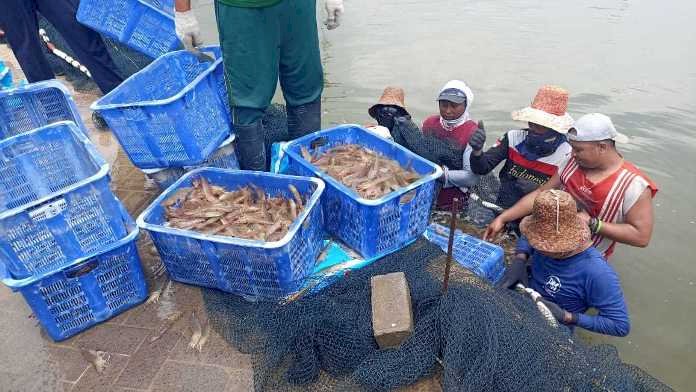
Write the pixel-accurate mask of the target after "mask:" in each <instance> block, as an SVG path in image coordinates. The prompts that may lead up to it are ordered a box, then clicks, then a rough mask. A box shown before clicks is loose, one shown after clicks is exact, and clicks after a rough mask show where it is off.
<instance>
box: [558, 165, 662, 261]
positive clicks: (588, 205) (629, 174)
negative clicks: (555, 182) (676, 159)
mask: <svg viewBox="0 0 696 392" xmlns="http://www.w3.org/2000/svg"><path fill="white" fill-rule="evenodd" d="M558 173H559V175H560V178H561V183H563V187H564V190H565V191H566V192H568V193H570V194H571V195H573V197H574V198H575V200H576V201H577V202H578V205H579V206H583V207H584V208H585V209H586V210H587V212H588V213H589V214H590V216H593V217H597V218H599V219H600V220H602V221H603V222H612V223H623V222H624V218H625V216H626V214H628V211H629V210H630V209H631V207H633V205H634V204H635V203H636V201H638V197H640V195H641V194H642V193H643V191H644V190H645V188H646V187H647V188H650V192H651V193H652V196H653V197H655V194H656V193H657V185H655V183H654V182H652V180H650V178H648V176H646V175H645V174H643V173H642V172H641V171H640V170H639V169H638V168H637V167H635V166H634V165H633V164H631V163H629V162H626V161H624V163H623V165H622V166H621V167H620V168H619V169H618V170H617V171H616V172H614V173H613V174H612V175H610V176H609V177H607V178H605V179H604V180H602V181H600V182H598V183H596V184H595V183H592V182H591V181H590V180H588V179H587V178H586V177H585V173H584V172H583V170H582V168H580V166H579V165H578V163H577V162H576V161H575V159H574V158H572V157H571V158H570V159H569V160H568V161H567V162H566V163H565V164H563V165H561V166H560V167H559V168H558ZM592 241H593V242H592V245H593V246H594V247H595V248H597V250H599V251H600V252H602V254H603V255H604V257H605V258H607V259H609V256H611V254H612V253H613V252H614V246H615V245H616V241H613V240H611V239H609V238H606V237H603V236H601V235H594V236H593V237H592Z"/></svg>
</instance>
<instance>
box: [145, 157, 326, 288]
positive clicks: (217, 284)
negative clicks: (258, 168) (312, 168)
mask: <svg viewBox="0 0 696 392" xmlns="http://www.w3.org/2000/svg"><path fill="white" fill-rule="evenodd" d="M323 191H324V183H323V182H322V181H321V180H319V179H316V178H305V177H296V176H288V175H281V174H271V173H261V172H248V171H238V170H226V169H219V168H201V169H195V170H193V171H190V172H188V173H186V174H185V175H184V176H183V177H181V178H180V179H179V180H178V181H177V182H176V183H174V184H173V185H172V186H171V187H169V188H168V189H167V190H166V191H164V192H163V193H162V194H161V195H160V196H159V197H158V198H157V199H156V200H155V201H154V202H153V203H152V204H151V205H150V206H149V207H148V208H147V209H146V210H145V211H144V212H143V213H142V214H141V215H140V216H139V217H138V221H137V222H138V226H139V227H141V228H143V229H145V230H147V231H148V232H149V234H150V236H151V237H152V240H153V242H154V244H155V247H156V248H157V251H158V253H159V255H160V258H161V259H162V261H163V263H164V265H165V267H166V268H167V272H168V274H169V276H170V277H171V278H172V279H173V280H176V281H179V282H183V283H188V284H193V285H197V286H204V287H211V288H217V289H220V290H223V291H227V292H231V293H235V294H239V295H242V296H245V297H246V298H248V299H253V300H262V299H277V298H279V297H282V296H283V295H285V294H287V293H289V292H292V291H295V290H297V289H298V288H299V287H300V286H301V285H302V283H303V279H304V278H305V277H306V276H307V275H308V274H310V273H311V272H312V268H313V267H314V264H315V262H316V259H317V256H318V254H319V252H320V248H321V245H322V241H323V237H324V235H323V228H322V210H321V205H320V204H319V201H320V197H321V194H322V193H323Z"/></svg>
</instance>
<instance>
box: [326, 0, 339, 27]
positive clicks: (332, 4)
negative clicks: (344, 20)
mask: <svg viewBox="0 0 696 392" xmlns="http://www.w3.org/2000/svg"><path fill="white" fill-rule="evenodd" d="M325 7H326V21H325V22H324V24H325V25H326V28H328V29H329V30H333V29H335V28H336V27H338V26H339V25H340V24H341V15H343V11H344V9H343V0H326V4H325Z"/></svg>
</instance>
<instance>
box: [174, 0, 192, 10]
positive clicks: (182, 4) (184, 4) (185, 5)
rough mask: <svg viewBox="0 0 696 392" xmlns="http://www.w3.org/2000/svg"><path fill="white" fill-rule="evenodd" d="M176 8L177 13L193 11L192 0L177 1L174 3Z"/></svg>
mask: <svg viewBox="0 0 696 392" xmlns="http://www.w3.org/2000/svg"><path fill="white" fill-rule="evenodd" d="M174 8H175V9H176V11H177V12H184V11H190V10H191V0H176V1H175V2H174Z"/></svg>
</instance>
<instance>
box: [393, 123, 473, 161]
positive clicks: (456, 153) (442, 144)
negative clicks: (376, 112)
mask: <svg viewBox="0 0 696 392" xmlns="http://www.w3.org/2000/svg"><path fill="white" fill-rule="evenodd" d="M391 134H392V137H393V138H394V141H395V142H397V143H399V144H400V145H402V146H404V147H406V148H408V149H409V150H411V151H412V152H414V153H415V154H418V155H420V156H422V157H423V158H425V159H427V160H429V161H431V162H433V163H436V164H438V165H441V166H447V167H448V168H450V169H454V170H457V169H459V170H461V169H462V167H463V160H464V149H463V148H460V147H457V146H455V145H454V144H452V143H450V142H448V141H446V140H442V139H439V138H436V137H434V136H429V135H424V134H423V132H421V130H420V128H418V125H416V124H415V123H414V122H413V121H412V120H411V118H410V117H408V116H405V117H398V118H397V119H396V120H395V121H394V127H393V129H392V131H391Z"/></svg>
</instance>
